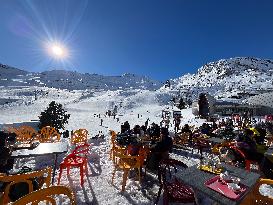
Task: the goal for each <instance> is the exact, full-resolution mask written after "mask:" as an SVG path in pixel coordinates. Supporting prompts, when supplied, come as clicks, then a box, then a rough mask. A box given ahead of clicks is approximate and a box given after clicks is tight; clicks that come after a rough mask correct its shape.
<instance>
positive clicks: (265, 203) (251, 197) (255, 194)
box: [240, 178, 273, 205]
mask: <svg viewBox="0 0 273 205" xmlns="http://www.w3.org/2000/svg"><path fill="white" fill-rule="evenodd" d="M262 184H269V185H273V180H271V179H262V178H261V179H260V180H259V181H258V182H257V183H256V184H255V186H254V187H253V189H252V191H251V192H249V193H248V194H247V195H246V197H245V198H244V200H243V201H242V202H241V204H240V205H255V204H257V205H270V204H273V198H269V197H268V196H263V195H261V194H260V192H259V188H260V186H261V185H262Z"/></svg>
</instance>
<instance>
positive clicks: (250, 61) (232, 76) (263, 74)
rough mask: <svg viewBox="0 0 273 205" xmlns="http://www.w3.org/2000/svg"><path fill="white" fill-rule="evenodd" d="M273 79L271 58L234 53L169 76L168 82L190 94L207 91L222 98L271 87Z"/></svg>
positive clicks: (272, 88) (267, 89)
mask: <svg viewBox="0 0 273 205" xmlns="http://www.w3.org/2000/svg"><path fill="white" fill-rule="evenodd" d="M272 81H273V61H272V60H263V59H258V58H250V57H237V58H231V59H224V60H219V61H216V62H211V63H207V64H205V65H204V66H202V67H201V68H199V69H198V71H197V73H196V74H186V75H184V76H182V77H180V78H177V79H172V80H171V84H172V88H173V89H178V90H184V91H186V90H188V92H191V93H192V94H193V95H194V94H198V93H200V92H208V93H210V94H212V95H214V96H218V97H219V98H221V97H231V96H236V95H237V96H238V94H240V93H255V92H257V93H258V92H267V91H271V90H273V84H272Z"/></svg>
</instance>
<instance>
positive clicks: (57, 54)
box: [47, 43, 68, 59]
mask: <svg viewBox="0 0 273 205" xmlns="http://www.w3.org/2000/svg"><path fill="white" fill-rule="evenodd" d="M47 50H48V53H49V55H50V56H52V57H53V58H56V59H65V58H66V57H67V55H68V50H67V48H66V47H65V46H64V45H62V44H60V43H49V44H48V46H47Z"/></svg>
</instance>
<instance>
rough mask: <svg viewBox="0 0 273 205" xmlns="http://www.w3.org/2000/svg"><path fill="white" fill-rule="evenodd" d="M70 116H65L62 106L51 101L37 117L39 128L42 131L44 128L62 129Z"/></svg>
mask: <svg viewBox="0 0 273 205" xmlns="http://www.w3.org/2000/svg"><path fill="white" fill-rule="evenodd" d="M69 117H70V114H66V111H65V110H64V109H63V105H62V104H59V103H56V102H55V101H52V102H51V103H50V104H49V106H48V108H47V109H46V110H45V111H43V112H41V115H40V116H39V119H40V123H39V125H38V126H39V128H40V129H42V128H43V127H45V126H51V127H54V128H55V129H57V130H60V129H64V125H65V124H67V123H68V119H69Z"/></svg>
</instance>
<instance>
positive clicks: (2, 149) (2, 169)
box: [0, 131, 16, 173]
mask: <svg viewBox="0 0 273 205" xmlns="http://www.w3.org/2000/svg"><path fill="white" fill-rule="evenodd" d="M15 137H16V135H15V134H14V133H6V132H4V131H0V156H1V157H0V173H7V172H8V171H9V170H10V169H12V168H13V164H14V159H11V158H10V156H11V152H12V150H11V149H10V148H9V147H7V141H8V140H13V139H15Z"/></svg>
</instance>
